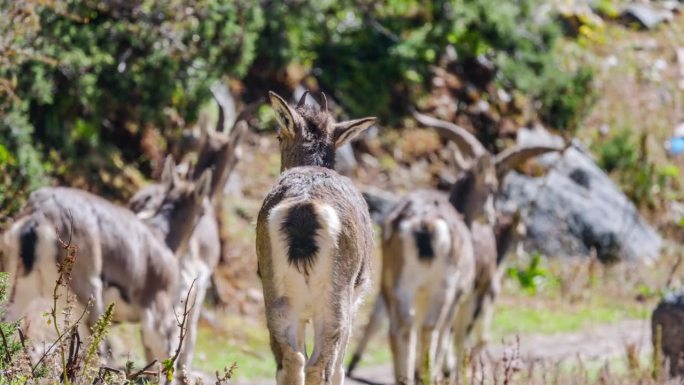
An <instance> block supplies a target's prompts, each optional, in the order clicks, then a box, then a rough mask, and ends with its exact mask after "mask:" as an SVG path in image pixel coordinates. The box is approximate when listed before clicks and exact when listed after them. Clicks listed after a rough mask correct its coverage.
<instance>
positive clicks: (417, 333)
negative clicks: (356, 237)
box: [355, 190, 475, 384]
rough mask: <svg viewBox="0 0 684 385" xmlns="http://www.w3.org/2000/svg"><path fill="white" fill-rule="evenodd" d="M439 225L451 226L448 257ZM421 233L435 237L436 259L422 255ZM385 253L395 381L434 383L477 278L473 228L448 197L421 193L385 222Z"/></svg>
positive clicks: (384, 277) (384, 290) (410, 196)
mask: <svg viewBox="0 0 684 385" xmlns="http://www.w3.org/2000/svg"><path fill="white" fill-rule="evenodd" d="M437 221H442V223H445V224H446V226H447V232H448V237H447V239H448V242H449V245H448V246H449V248H448V250H447V253H446V255H444V254H442V255H440V254H441V253H443V252H444V251H443V250H441V249H438V248H440V247H443V246H441V242H444V234H443V233H442V234H440V232H441V231H443V230H440V229H439V227H438V226H439V225H438V222H437ZM416 231H420V232H422V231H426V232H428V233H430V240H431V247H430V248H431V250H432V251H433V253H434V254H435V255H433V257H432V258H424V257H423V256H422V255H421V246H420V245H419V244H417V243H416V242H415V233H416ZM411 243H413V245H411ZM382 250H383V264H382V282H381V294H382V297H383V301H384V302H385V303H386V304H387V308H388V311H389V315H390V345H391V347H392V355H393V359H394V370H395V382H396V383H398V384H413V383H414V381H417V379H419V378H425V377H428V378H431V379H432V381H435V380H437V379H438V377H439V374H438V370H437V369H438V368H439V365H436V363H437V362H440V361H441V360H442V357H443V356H444V354H445V349H446V347H447V345H448V342H447V341H448V338H449V333H448V329H449V328H450V326H451V319H452V318H453V316H454V314H453V313H454V312H455V310H456V309H457V308H458V306H459V304H460V302H461V301H462V298H463V297H464V296H465V295H466V293H467V292H468V291H469V290H471V286H472V281H473V279H474V274H475V271H474V256H473V244H472V240H471V236H470V232H469V231H468V227H467V226H466V224H465V222H464V221H463V219H462V217H461V215H460V214H459V213H458V212H457V211H456V210H455V209H454V207H453V206H452V205H451V204H450V203H449V200H448V198H447V196H446V195H445V194H443V193H441V192H438V191H435V190H416V191H414V192H412V193H409V194H408V195H407V196H406V197H405V198H404V199H402V200H401V201H400V202H399V203H397V205H396V206H395V208H394V209H393V210H392V211H391V212H390V213H389V214H388V216H387V218H386V219H385V225H384V227H383V245H382ZM438 250H441V251H438ZM440 258H446V259H445V260H440ZM433 264H436V265H435V266H434V267H433V266H432V265H433ZM421 301H426V302H421ZM355 357H358V356H356V355H355ZM426 360H427V361H429V364H428V362H427V361H426ZM428 370H429V372H428ZM414 376H415V377H414Z"/></svg>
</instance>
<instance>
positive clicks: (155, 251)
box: [3, 165, 210, 359]
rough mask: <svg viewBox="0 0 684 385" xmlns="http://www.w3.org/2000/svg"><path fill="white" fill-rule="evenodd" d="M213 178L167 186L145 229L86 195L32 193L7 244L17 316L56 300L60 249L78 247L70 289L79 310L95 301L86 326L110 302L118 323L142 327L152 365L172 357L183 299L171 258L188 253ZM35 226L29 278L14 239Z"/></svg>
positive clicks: (79, 192) (123, 210) (113, 207)
mask: <svg viewBox="0 0 684 385" xmlns="http://www.w3.org/2000/svg"><path fill="white" fill-rule="evenodd" d="M171 167H172V166H171V165H169V166H167V167H166V169H169V168H171ZM209 178H210V173H207V174H206V175H205V176H204V177H203V178H201V180H200V181H199V182H198V184H194V183H188V182H185V181H181V180H177V179H176V178H173V179H170V178H167V179H166V183H165V184H164V186H165V192H164V194H163V196H162V199H161V205H160V207H159V210H157V211H155V212H154V213H152V215H151V216H150V217H149V218H148V222H147V223H145V222H143V221H142V220H140V218H138V217H137V216H136V215H135V214H134V213H133V212H131V211H129V210H128V209H126V208H123V207H120V206H117V205H115V204H112V203H110V202H108V201H106V200H105V199H102V198H100V197H98V196H95V195H93V194H90V193H88V192H85V191H82V190H77V189H72V188H65V187H48V188H42V189H39V190H37V191H35V192H33V193H32V194H31V195H30V197H29V200H28V202H27V204H26V205H25V207H24V208H23V210H22V213H21V217H20V218H19V220H18V221H17V222H16V223H15V224H14V225H13V226H12V227H11V228H10V229H9V230H8V232H7V233H6V234H5V235H4V237H3V238H4V242H3V244H4V246H3V248H5V249H6V250H7V252H6V253H3V255H5V258H7V259H9V261H5V264H4V265H8V264H9V266H12V267H11V269H12V270H13V271H16V276H15V287H14V289H13V298H12V299H11V301H12V302H13V307H14V308H15V309H16V310H17V311H16V312H15V314H14V315H16V316H20V313H21V307H22V306H27V305H28V303H29V302H30V301H31V300H32V299H33V298H32V296H46V295H51V287H52V286H53V285H54V280H55V279H56V274H57V273H56V262H60V261H61V260H62V259H63V258H64V255H65V252H64V250H63V246H62V244H63V242H64V243H66V242H71V244H72V245H74V246H76V247H77V257H76V261H75V263H74V266H73V271H72V273H71V276H72V279H71V281H70V285H71V288H72V290H73V291H74V293H75V294H76V296H77V299H78V301H79V302H80V303H81V304H82V305H86V304H87V303H88V300H89V298H92V301H93V303H92V306H93V307H92V309H91V311H90V313H89V316H88V322H87V324H88V326H92V325H93V324H94V322H95V321H96V320H97V318H98V317H99V316H100V315H101V314H102V312H103V311H104V307H105V305H106V301H109V300H113V301H114V302H115V303H117V311H116V312H115V319H116V320H122V321H141V322H142V326H143V328H142V329H143V342H144V345H145V348H146V354H147V357H148V358H149V359H152V358H154V359H164V358H166V357H168V355H169V354H171V353H172V349H173V347H174V344H175V342H174V340H175V339H176V334H177V332H178V328H177V325H176V320H175V315H174V312H173V309H174V306H178V305H179V299H180V293H179V291H178V290H179V286H178V278H179V276H178V263H179V260H178V258H177V257H176V256H175V255H174V252H177V253H179V254H181V253H183V251H182V250H184V249H185V247H186V244H187V242H188V238H189V234H188V233H191V232H192V230H193V228H194V225H195V223H196V221H197V217H198V216H199V213H200V212H201V202H202V200H203V199H204V198H205V197H206V195H207V194H208V189H209ZM35 223H38V226H39V228H38V230H37V235H38V241H37V246H36V248H35V256H34V259H35V263H34V268H33V269H32V270H30V271H29V270H28V269H26V268H24V267H22V263H18V261H19V259H18V257H16V254H17V252H16V245H17V234H19V237H18V238H21V234H22V229H23V228H24V227H25V226H33V225H34V224H35ZM170 234H173V236H174V238H173V239H171V238H170V237H169V235H170ZM60 239H61V240H60ZM166 241H168V242H169V244H168V245H167V244H166Z"/></svg>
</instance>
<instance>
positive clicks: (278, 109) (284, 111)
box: [268, 91, 306, 139]
mask: <svg viewBox="0 0 684 385" xmlns="http://www.w3.org/2000/svg"><path fill="white" fill-rule="evenodd" d="M304 96H306V93H305V94H304ZM268 97H269V99H270V100H271V107H273V111H274V112H275V117H276V120H277V121H278V134H280V135H283V136H285V137H288V138H290V139H294V137H295V115H296V114H297V113H296V112H295V111H294V110H293V109H292V108H291V107H290V106H289V105H288V104H287V102H286V101H285V100H284V99H283V98H281V97H280V95H278V94H276V93H275V92H273V91H269V92H268Z"/></svg>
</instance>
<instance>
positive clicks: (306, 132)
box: [256, 93, 374, 385]
mask: <svg viewBox="0 0 684 385" xmlns="http://www.w3.org/2000/svg"><path fill="white" fill-rule="evenodd" d="M305 97H306V94H304V97H303V98H302V100H301V101H300V103H298V105H297V106H296V107H295V106H290V105H289V104H287V103H286V102H285V101H284V100H283V99H282V98H280V97H279V96H277V95H275V94H273V93H271V95H270V98H271V104H272V106H273V107H274V110H275V112H276V120H277V121H278V126H279V130H278V135H279V139H280V149H281V161H282V164H281V171H282V172H281V175H280V178H279V179H278V181H277V182H276V184H275V186H274V187H273V188H272V189H271V191H270V192H269V194H268V195H267V196H266V198H265V199H264V203H263V205H262V208H261V210H260V211H259V217H258V220H257V236H256V249H257V256H258V264H259V276H260V277H261V281H262V285H263V289H264V301H265V305H266V319H267V324H268V328H269V332H270V336H271V349H272V351H273V354H274V357H275V360H276V364H277V368H278V370H277V374H276V379H277V383H278V384H279V385H285V384H287V385H300V384H301V385H303V384H305V383H306V384H307V385H313V384H342V383H343V382H344V370H343V367H342V365H343V360H344V355H345V351H346V347H347V343H348V340H349V337H350V334H351V324H352V322H353V319H354V316H355V313H356V307H357V305H358V302H359V299H360V296H361V295H362V293H363V291H364V289H365V288H366V286H367V283H368V280H369V269H370V266H371V261H372V253H373V250H374V246H373V228H372V223H371V219H370V215H369V213H368V208H367V206H366V203H365V201H364V199H363V197H362V196H361V194H360V192H359V191H358V190H357V189H356V188H355V187H354V185H353V184H352V182H351V181H350V180H349V179H348V178H346V177H344V176H341V175H339V174H338V173H337V172H335V171H334V159H335V156H334V155H335V149H336V148H337V147H339V146H340V145H342V144H344V143H346V142H347V141H349V140H351V139H352V138H353V137H354V136H355V135H356V134H358V133H359V132H361V131H363V130H364V129H366V128H368V126H370V124H371V123H372V122H373V121H374V119H373V118H366V119H359V120H355V121H349V122H341V123H335V121H334V119H333V118H332V116H331V115H330V114H329V113H328V112H327V111H326V109H325V107H324V108H323V109H321V110H318V109H315V108H312V107H309V106H307V105H305V103H304V98H305ZM323 105H325V103H324V104H323ZM305 208H306V209H305ZM281 210H282V218H283V219H282V222H280V223H271V222H270V221H271V220H276V219H272V218H271V217H272V215H280V214H281ZM273 213H277V214H273ZM307 213H308V215H311V218H305V214H307ZM288 222H292V223H288ZM294 222H297V223H294ZM338 222H339V223H338ZM297 224H299V225H301V226H302V228H300V229H299V230H298V231H297V232H296V234H295V231H294V228H293V226H295V225H297ZM272 231H275V232H276V233H272ZM326 232H331V233H334V234H333V235H330V238H326V237H325V236H324V233H325V234H327V233H326ZM293 235H294V237H293ZM321 237H322V238H321ZM295 238H297V239H299V241H304V240H319V239H322V240H324V241H323V243H322V244H320V243H317V244H316V247H315V250H314V248H311V247H309V248H307V249H306V250H299V251H293V250H292V249H291V247H292V244H293V241H294V240H295ZM278 239H284V242H286V245H287V246H286V247H287V249H288V250H278V249H273V242H279V241H278ZM325 239H328V241H325ZM326 242H333V243H332V244H330V243H326ZM293 252H296V253H300V256H306V257H307V259H306V263H305V267H306V268H305V269H301V270H303V271H300V270H296V269H292V270H288V267H287V266H288V265H289V261H288V258H289V257H290V256H291V255H292V253H293ZM322 258H331V259H330V260H323V259H322ZM322 266H329V267H330V275H329V276H328V275H327V273H325V271H323V272H321V271H319V270H317V269H318V268H319V267H321V268H322ZM287 277H289V278H287ZM283 279H286V280H287V282H285V283H283V281H282V280H283ZM295 281H296V282H305V283H304V285H306V286H307V287H308V285H322V286H319V287H317V289H314V290H318V291H320V293H317V294H319V295H320V296H321V298H326V303H327V304H326V306H324V307H323V308H315V309H312V313H311V314H308V315H307V314H305V313H299V311H300V310H301V309H306V308H307V307H308V306H310V305H311V304H310V303H309V302H306V301H308V300H305V299H304V297H303V296H306V295H309V293H310V292H311V290H304V289H302V290H303V291H302V292H300V294H298V295H295V296H294V297H291V296H290V297H288V294H287V293H288V292H290V293H292V290H294V289H292V290H291V286H289V285H295V283H293V282H295ZM288 290H289V291H288ZM290 295H293V294H290ZM300 295H301V296H300ZM328 297H329V298H328ZM306 298H310V297H306ZM302 301H304V302H302ZM309 317H310V318H309ZM293 320H299V321H293ZM309 320H310V321H311V322H312V323H313V327H314V330H315V342H314V350H313V352H312V354H311V357H310V358H309V359H308V361H307V359H306V356H307V354H306V351H305V347H304V344H303V338H304V336H303V334H304V323H303V322H306V321H309ZM293 331H294V333H295V335H294V336H293V335H292V334H291V333H293Z"/></svg>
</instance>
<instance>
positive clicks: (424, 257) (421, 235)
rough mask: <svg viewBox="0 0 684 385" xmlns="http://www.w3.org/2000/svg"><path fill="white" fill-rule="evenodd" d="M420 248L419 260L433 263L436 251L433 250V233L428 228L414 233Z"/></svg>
mask: <svg viewBox="0 0 684 385" xmlns="http://www.w3.org/2000/svg"><path fill="white" fill-rule="evenodd" d="M413 236H414V238H415V240H416V246H417V247H418V258H419V259H420V260H421V261H431V260H432V259H433V258H434V257H435V251H434V250H433V249H432V233H431V232H430V231H429V230H428V228H427V227H422V228H421V229H420V230H417V231H415V232H414V233H413Z"/></svg>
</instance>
